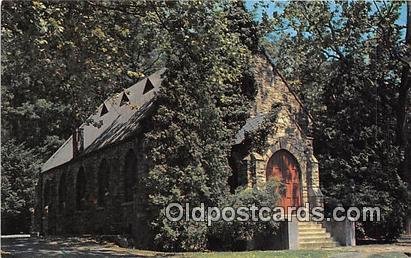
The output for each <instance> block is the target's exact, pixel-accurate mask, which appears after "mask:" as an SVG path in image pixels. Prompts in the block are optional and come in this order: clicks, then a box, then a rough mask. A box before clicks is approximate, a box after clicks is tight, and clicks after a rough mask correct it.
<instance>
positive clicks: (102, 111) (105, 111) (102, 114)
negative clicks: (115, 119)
mask: <svg viewBox="0 0 411 258" xmlns="http://www.w3.org/2000/svg"><path fill="white" fill-rule="evenodd" d="M107 113H108V109H107V106H106V104H103V107H102V108H101V113H100V116H104V115H105V114H107Z"/></svg>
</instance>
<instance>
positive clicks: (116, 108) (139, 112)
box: [41, 69, 164, 172]
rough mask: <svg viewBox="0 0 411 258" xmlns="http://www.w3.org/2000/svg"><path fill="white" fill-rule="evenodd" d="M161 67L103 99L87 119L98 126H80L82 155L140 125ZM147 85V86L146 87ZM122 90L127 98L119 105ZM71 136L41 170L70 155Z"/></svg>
mask: <svg viewBox="0 0 411 258" xmlns="http://www.w3.org/2000/svg"><path fill="white" fill-rule="evenodd" d="M163 72H164V69H162V70H159V71H157V72H155V73H154V74H152V75H150V76H149V77H147V78H145V79H142V80H141V81H139V82H138V83H136V84H134V85H133V86H131V87H129V88H127V89H125V90H124V91H122V92H120V93H118V94H116V95H114V96H112V97H111V98H109V99H107V100H106V101H104V103H102V104H101V105H100V106H99V107H98V109H97V110H96V111H95V112H94V114H92V115H91V116H90V117H89V119H88V120H90V121H94V122H100V124H101V126H99V127H97V126H94V125H92V124H83V125H81V126H80V128H81V129H82V130H83V133H84V137H83V138H84V151H83V152H82V153H81V155H83V154H86V153H90V152H92V151H95V150H98V149H100V148H102V147H104V146H107V145H110V144H113V143H116V142H118V141H121V140H123V139H125V138H127V137H129V136H131V135H132V134H133V133H134V132H135V131H136V129H137V128H138V127H139V125H140V123H139V122H140V121H141V119H142V118H143V117H144V116H145V115H146V113H147V112H146V111H147V110H149V109H150V107H151V106H152V104H153V101H152V100H153V98H154V96H155V94H156V92H158V90H159V88H160V84H161V75H162V74H163ZM147 86H148V88H149V90H147ZM124 94H126V97H127V98H128V100H129V103H128V105H124V104H123V105H121V104H122V103H121V102H122V99H123V101H124ZM102 111H103V112H102ZM73 157H74V156H73V137H72V136H71V137H70V138H69V139H67V140H66V142H65V143H64V144H63V145H62V146H61V147H60V148H59V149H58V150H57V151H56V152H55V153H54V154H53V155H52V156H51V157H50V158H49V159H48V160H47V161H46V162H45V163H44V164H43V166H42V168H41V171H42V172H44V171H47V170H50V169H52V168H55V167H58V166H60V165H63V164H65V163H67V162H69V161H70V160H72V159H73Z"/></svg>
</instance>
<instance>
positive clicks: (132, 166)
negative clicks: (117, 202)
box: [124, 150, 137, 202]
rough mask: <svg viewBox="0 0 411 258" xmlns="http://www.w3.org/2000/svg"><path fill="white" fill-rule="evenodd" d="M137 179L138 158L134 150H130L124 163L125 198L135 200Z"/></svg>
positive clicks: (127, 200)
mask: <svg viewBox="0 0 411 258" xmlns="http://www.w3.org/2000/svg"><path fill="white" fill-rule="evenodd" d="M136 179H137V158H136V155H135V153H134V151H133V150H129V151H128V152H127V155H126V159H125V165H124V200H125V201H126V202H129V201H132V200H133V192H134V186H135V184H136Z"/></svg>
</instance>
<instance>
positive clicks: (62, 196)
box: [59, 172, 67, 211]
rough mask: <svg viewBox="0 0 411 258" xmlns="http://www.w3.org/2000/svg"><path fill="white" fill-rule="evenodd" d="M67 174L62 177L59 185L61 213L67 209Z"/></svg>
mask: <svg viewBox="0 0 411 258" xmlns="http://www.w3.org/2000/svg"><path fill="white" fill-rule="evenodd" d="M66 181H67V180H66V172H63V174H62V175H61V177H60V183H59V209H60V211H64V209H65V208H66V201H67V200H66V196H67V182H66Z"/></svg>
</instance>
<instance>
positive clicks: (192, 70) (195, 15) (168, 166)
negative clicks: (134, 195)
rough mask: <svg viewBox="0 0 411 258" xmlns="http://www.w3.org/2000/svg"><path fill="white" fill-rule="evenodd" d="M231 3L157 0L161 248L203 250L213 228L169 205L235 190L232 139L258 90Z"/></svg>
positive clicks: (155, 155)
mask: <svg viewBox="0 0 411 258" xmlns="http://www.w3.org/2000/svg"><path fill="white" fill-rule="evenodd" d="M231 8H233V7H232V6H231V2H225V1H224V2H220V3H215V2H211V1H190V2H183V1H181V2H168V1H165V2H156V3H155V4H154V3H153V12H154V14H155V18H156V19H158V20H159V21H160V23H161V25H162V29H163V31H164V32H163V37H164V38H165V42H166V43H165V44H164V46H163V49H162V52H163V53H164V55H165V66H166V68H168V69H167V71H166V72H165V76H164V80H163V83H162V86H161V88H160V92H159V94H158V96H157V103H158V109H157V111H156V112H155V114H154V117H153V121H152V123H153V125H152V128H153V130H152V131H150V132H149V133H148V134H147V135H146V138H145V142H146V146H147V157H148V158H149V159H150V161H151V164H152V166H151V168H150V171H149V175H148V178H147V191H148V193H149V195H150V204H151V205H152V208H153V216H154V218H155V219H154V221H153V227H154V231H155V232H156V236H155V244H156V246H157V247H159V248H161V249H166V250H173V251H175V250H201V249H204V248H206V244H207V238H206V236H207V234H208V228H207V227H206V226H205V225H201V224H193V223H192V222H178V223H171V222H169V221H167V220H166V219H165V217H164V208H165V207H166V206H167V205H168V204H169V203H172V202H184V203H190V205H191V206H198V205H199V204H200V203H205V205H206V206H216V205H217V204H218V203H219V200H220V199H221V198H222V197H223V196H224V195H225V194H226V193H227V192H228V186H227V181H228V177H229V175H230V170H229V165H228V155H229V153H230V146H231V140H232V137H233V135H235V132H236V131H237V130H238V129H239V128H240V127H241V126H242V125H243V124H244V123H245V120H246V119H247V117H248V111H249V110H250V101H251V100H252V99H253V97H254V95H255V89H254V88H253V87H255V85H254V84H253V83H252V81H253V80H250V79H249V77H247V76H250V74H249V73H246V72H244V71H249V70H250V69H249V63H250V58H251V52H250V50H249V49H248V47H247V45H245V43H243V41H242V39H241V38H240V36H239V34H238V33H235V32H233V31H232V30H231V29H230V28H232V27H235V26H237V25H238V24H237V25H236V23H237V22H238V21H237V20H236V19H235V18H233V17H232V16H230V12H228V11H227V10H230V9H231ZM238 8H241V7H238ZM239 10H241V9H239ZM242 11H243V12H244V9H242ZM239 26H240V25H239ZM237 28H238V27H237ZM250 82H251V83H250Z"/></svg>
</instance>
